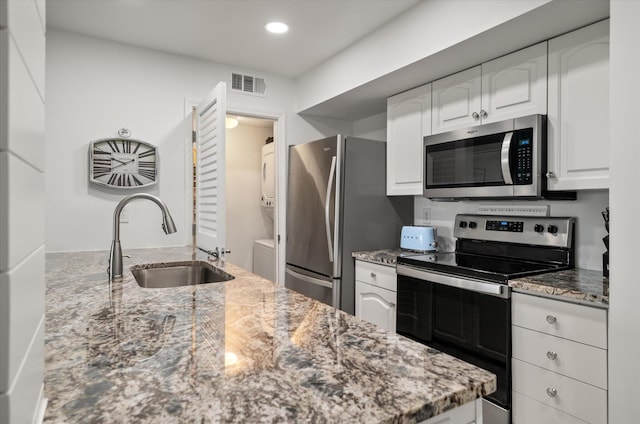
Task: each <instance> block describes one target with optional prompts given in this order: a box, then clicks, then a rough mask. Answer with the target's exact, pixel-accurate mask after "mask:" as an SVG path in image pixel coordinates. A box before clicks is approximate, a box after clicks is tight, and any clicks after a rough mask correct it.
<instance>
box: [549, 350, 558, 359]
mask: <svg viewBox="0 0 640 424" xmlns="http://www.w3.org/2000/svg"><path fill="white" fill-rule="evenodd" d="M557 357H558V354H557V353H556V352H554V351H552V350H549V351H547V358H549V359H551V360H552V361H554V360H555V359H556V358H557Z"/></svg>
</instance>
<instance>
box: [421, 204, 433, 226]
mask: <svg viewBox="0 0 640 424" xmlns="http://www.w3.org/2000/svg"><path fill="white" fill-rule="evenodd" d="M422 222H423V224H424V225H427V224H431V208H422Z"/></svg>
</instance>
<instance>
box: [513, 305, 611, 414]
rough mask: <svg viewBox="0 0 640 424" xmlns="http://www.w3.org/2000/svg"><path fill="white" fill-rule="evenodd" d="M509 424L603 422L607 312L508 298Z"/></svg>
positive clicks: (605, 389) (584, 307)
mask: <svg viewBox="0 0 640 424" xmlns="http://www.w3.org/2000/svg"><path fill="white" fill-rule="evenodd" d="M511 300H512V303H511V308H512V357H513V359H512V370H513V372H512V389H513V407H512V422H513V423H514V424H529V423H557V424H561V423H569V424H573V423H594V424H596V423H597V424H600V423H603V424H604V423H606V422H607V311H606V310H605V309H600V308H595V307H590V306H584V305H578V304H574V303H568V302H563V301H560V300H554V299H548V298H542V297H538V296H532V295H527V294H521V293H513V296H512V299H511Z"/></svg>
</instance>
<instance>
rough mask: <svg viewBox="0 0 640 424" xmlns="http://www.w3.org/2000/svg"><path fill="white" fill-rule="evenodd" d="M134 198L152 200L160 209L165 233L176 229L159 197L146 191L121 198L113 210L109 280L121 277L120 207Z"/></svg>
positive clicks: (173, 231) (170, 232)
mask: <svg viewBox="0 0 640 424" xmlns="http://www.w3.org/2000/svg"><path fill="white" fill-rule="evenodd" d="M136 199H147V200H151V201H152V202H154V203H155V204H156V205H158V207H159V208H160V210H161V211H162V229H163V230H164V233H165V234H172V233H175V232H176V231H177V229H176V224H175V223H174V222H173V218H172V217H171V213H170V212H169V208H168V207H167V205H165V203H164V202H163V201H162V200H160V198H159V197H156V196H153V195H151V194H148V193H136V194H132V195H130V196H127V197H125V198H124V199H122V200H121V201H120V202H119V203H118V204H117V205H116V208H115V209H114V211H113V241H112V242H111V252H110V253H109V280H113V279H115V278H118V277H122V247H121V246H120V214H121V213H122V209H124V207H125V206H126V205H127V204H128V203H129V202H131V201H132V200H136Z"/></svg>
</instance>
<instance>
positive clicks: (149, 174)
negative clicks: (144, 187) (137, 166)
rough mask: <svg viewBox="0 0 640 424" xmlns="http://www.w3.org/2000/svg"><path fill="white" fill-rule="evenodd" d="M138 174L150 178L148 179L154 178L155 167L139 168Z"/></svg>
mask: <svg viewBox="0 0 640 424" xmlns="http://www.w3.org/2000/svg"><path fill="white" fill-rule="evenodd" d="M139 174H140V175H142V176H143V177H145V178H148V179H150V180H155V179H156V170H155V169H141V170H140V172H139Z"/></svg>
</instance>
